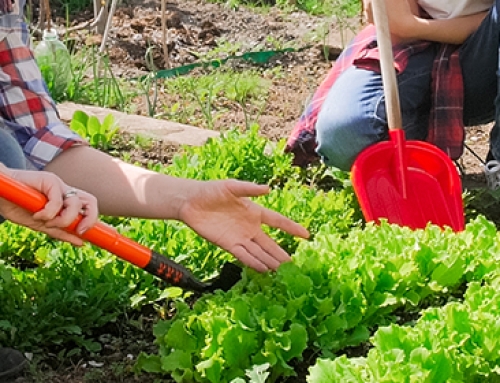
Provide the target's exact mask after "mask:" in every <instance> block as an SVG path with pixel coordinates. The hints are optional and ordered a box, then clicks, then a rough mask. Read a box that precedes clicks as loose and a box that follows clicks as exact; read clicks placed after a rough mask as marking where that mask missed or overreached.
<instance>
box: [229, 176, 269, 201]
mask: <svg viewBox="0 0 500 383" xmlns="http://www.w3.org/2000/svg"><path fill="white" fill-rule="evenodd" d="M225 182H226V185H227V188H228V189H229V190H230V191H231V193H233V194H234V195H235V196H237V197H259V196H262V195H265V194H268V193H269V186H268V185H259V184H256V183H254V182H248V181H238V180H227V181H225Z"/></svg>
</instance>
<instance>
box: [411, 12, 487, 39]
mask: <svg viewBox="0 0 500 383" xmlns="http://www.w3.org/2000/svg"><path fill="white" fill-rule="evenodd" d="M487 14H488V12H481V13H477V14H474V15H470V16H464V17H458V18H455V19H446V20H433V19H422V18H419V17H417V18H416V20H415V28H413V30H412V31H408V32H409V33H410V35H412V36H413V38H415V39H418V40H429V41H436V42H440V43H449V44H462V43H463V42H464V41H465V40H466V39H467V38H468V37H469V36H470V35H471V34H472V33H474V32H475V31H476V30H477V29H478V28H479V26H480V25H481V23H482V21H483V20H484V18H485V17H486V15H487Z"/></svg>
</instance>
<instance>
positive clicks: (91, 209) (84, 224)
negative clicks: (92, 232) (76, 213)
mask: <svg viewBox="0 0 500 383" xmlns="http://www.w3.org/2000/svg"><path fill="white" fill-rule="evenodd" d="M89 197H90V199H92V201H84V203H83V207H82V209H81V210H80V215H81V216H82V220H81V221H80V222H79V223H78V226H77V227H76V232H77V233H78V234H79V235H83V234H84V233H85V232H86V231H87V230H88V229H90V228H91V227H92V226H94V225H95V224H96V222H97V219H98V217H99V211H98V208H97V200H96V199H95V197H94V196H92V195H89Z"/></svg>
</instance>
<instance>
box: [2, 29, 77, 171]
mask: <svg viewBox="0 0 500 383" xmlns="http://www.w3.org/2000/svg"><path fill="white" fill-rule="evenodd" d="M0 39H1V41H0V124H1V125H3V126H2V127H1V128H4V129H7V130H9V131H10V132H11V134H12V135H13V136H14V137H15V138H16V140H17V141H18V142H19V144H20V145H21V147H22V149H23V151H24V154H25V156H26V159H27V167H28V168H31V169H39V170H41V169H43V168H44V167H45V166H46V165H47V164H48V163H49V162H50V161H52V160H53V159H54V158H55V157H56V156H57V155H58V154H60V153H61V152H62V151H63V150H65V149H67V148H69V147H71V146H73V145H76V144H77V145H86V144H87V143H86V141H85V140H84V139H82V138H81V137H80V136H78V135H77V134H76V133H74V132H73V131H72V130H70V129H69V128H68V127H67V126H66V125H65V124H64V123H63V122H62V121H61V120H60V119H59V115H58V112H57V109H56V105H55V103H54V101H53V100H52V98H51V96H50V94H49V93H48V90H47V87H46V85H45V82H44V80H43V78H42V75H41V73H40V70H39V68H38V66H37V64H36V61H35V59H34V56H33V52H32V51H31V49H30V47H29V45H28V30H27V26H26V24H24V23H21V24H19V26H17V27H14V28H8V29H6V28H2V27H0Z"/></svg>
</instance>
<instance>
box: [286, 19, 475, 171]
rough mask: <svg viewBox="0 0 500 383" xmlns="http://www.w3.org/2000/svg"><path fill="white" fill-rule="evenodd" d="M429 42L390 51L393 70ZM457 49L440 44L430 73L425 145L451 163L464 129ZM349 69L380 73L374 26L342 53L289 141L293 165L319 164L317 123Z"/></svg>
mask: <svg viewBox="0 0 500 383" xmlns="http://www.w3.org/2000/svg"><path fill="white" fill-rule="evenodd" d="M429 44H430V43H429V42H425V41H420V42H415V43H412V44H405V45H399V46H395V47H393V50H394V67H395V69H396V71H397V72H398V73H401V72H402V71H404V70H405V68H406V65H407V63H408V59H409V58H410V57H411V55H412V54H415V53H418V52H421V51H422V50H424V49H426V48H427V47H428V46H429ZM457 48H458V46H457V45H449V44H442V45H441V48H440V50H439V52H438V54H437V55H436V58H435V59H434V64H433V70H432V107H431V111H430V118H429V130H428V134H427V139H426V141H428V142H430V143H432V144H434V145H436V146H437V147H439V148H440V149H442V150H443V151H444V152H445V153H446V154H448V156H449V157H450V158H452V159H457V158H459V157H460V156H461V155H462V152H463V142H464V137H465V132H464V125H463V79H462V71H461V68H460V62H459V59H458V49H457ZM352 65H356V66H357V67H362V68H365V69H370V70H374V71H377V72H379V71H380V65H379V51H378V48H377V44H376V33H375V28H374V26H373V25H369V26H367V27H366V28H364V29H363V30H362V31H361V32H360V33H359V34H358V35H357V36H356V37H355V38H354V40H353V41H352V42H351V44H350V45H349V46H348V47H347V48H346V49H345V50H344V51H343V52H342V54H341V55H340V57H339V58H338V59H337V61H336V62H335V64H334V66H333V67H332V69H331V70H330V72H329V73H328V75H327V76H326V78H325V79H324V80H323V82H322V83H321V84H320V85H319V87H318V89H317V90H316V92H315V93H314V95H313V97H312V100H311V102H310V103H309V104H308V106H307V107H306V109H305V111H304V112H303V113H302V116H301V117H300V119H299V121H298V122H297V124H296V125H295V127H294V128H293V130H292V133H291V134H290V137H289V138H288V141H287V145H286V148H285V151H286V152H291V153H293V154H294V161H293V162H294V164H295V165H298V166H307V165H308V164H310V163H312V162H315V161H317V160H318V158H319V157H318V155H317V153H316V151H315V148H316V121H317V119H318V113H319V111H320V110H321V106H322V105H323V102H324V100H325V98H326V96H327V94H328V91H329V90H330V88H331V87H332V86H333V84H334V83H335V80H336V79H337V78H338V76H339V75H340V74H341V73H343V72H344V70H346V69H347V68H349V67H350V66H352Z"/></svg>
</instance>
